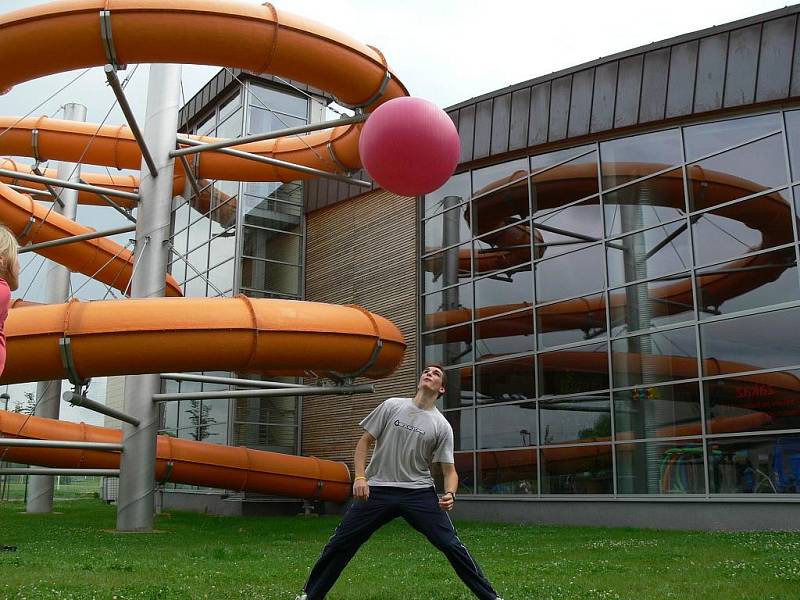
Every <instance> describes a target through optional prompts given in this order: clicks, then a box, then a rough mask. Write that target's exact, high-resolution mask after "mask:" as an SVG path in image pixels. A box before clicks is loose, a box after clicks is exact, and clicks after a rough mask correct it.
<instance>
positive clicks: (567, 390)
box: [539, 342, 609, 395]
mask: <svg viewBox="0 0 800 600" xmlns="http://www.w3.org/2000/svg"><path fill="white" fill-rule="evenodd" d="M539 382H540V383H539V394H540V395H562V394H577V393H579V392H592V391H595V390H603V389H607V388H608V387H609V378H608V348H607V346H606V343H605V342H602V343H600V344H591V345H589V346H580V347H578V348H569V349H567V350H557V351H555V352H544V353H542V354H540V355H539Z"/></svg>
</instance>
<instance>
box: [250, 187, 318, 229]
mask: <svg viewBox="0 0 800 600" xmlns="http://www.w3.org/2000/svg"><path fill="white" fill-rule="evenodd" d="M298 189H300V190H302V186H301V185H298ZM242 203H243V210H244V222H245V223H246V224H247V225H256V226H258V227H269V228H270V229H279V230H281V231H293V232H299V231H300V222H301V220H302V214H303V209H302V207H301V206H297V205H294V204H291V203H287V202H280V201H278V200H276V199H274V198H262V197H258V196H251V195H249V194H245V195H244V196H243V197H242Z"/></svg>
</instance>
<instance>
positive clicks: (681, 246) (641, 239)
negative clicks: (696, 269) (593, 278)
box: [606, 221, 692, 286]
mask: <svg viewBox="0 0 800 600" xmlns="http://www.w3.org/2000/svg"><path fill="white" fill-rule="evenodd" d="M606 254H607V256H608V281H609V285H611V286H617V285H623V284H626V283H632V282H633V281H637V280H642V279H651V278H655V277H659V276H661V275H667V274H669V273H677V272H680V271H685V270H686V269H688V268H689V266H690V265H691V262H692V258H691V256H692V253H691V244H690V242H689V232H688V230H687V228H686V222H685V221H678V222H675V223H670V224H668V225H663V226H661V227H654V228H653V229H648V230H646V231H640V232H639V233H634V234H631V235H627V236H625V237H623V238H620V239H617V240H614V241H613V242H607V243H606Z"/></svg>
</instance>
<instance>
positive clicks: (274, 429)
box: [232, 423, 297, 454]
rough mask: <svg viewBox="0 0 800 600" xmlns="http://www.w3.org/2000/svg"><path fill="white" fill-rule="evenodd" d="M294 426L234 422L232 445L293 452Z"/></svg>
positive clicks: (286, 452) (284, 452) (295, 429)
mask: <svg viewBox="0 0 800 600" xmlns="http://www.w3.org/2000/svg"><path fill="white" fill-rule="evenodd" d="M296 435H297V428H296V427H288V426H281V425H267V424H264V423H234V424H233V444H232V445H234V446H247V447H248V448H253V449H256V450H266V451H268V452H280V453H283V454H294V452H295V446H296V444H297V443H296V441H295V436H296Z"/></svg>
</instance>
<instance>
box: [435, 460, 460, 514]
mask: <svg viewBox="0 0 800 600" xmlns="http://www.w3.org/2000/svg"><path fill="white" fill-rule="evenodd" d="M439 464H440V465H441V466H442V475H443V476H444V493H443V494H442V497H441V499H440V500H439V508H441V509H442V510H452V509H453V505H454V504H455V499H456V490H457V489H458V473H457V472H456V466H455V465H454V464H453V463H439Z"/></svg>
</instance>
